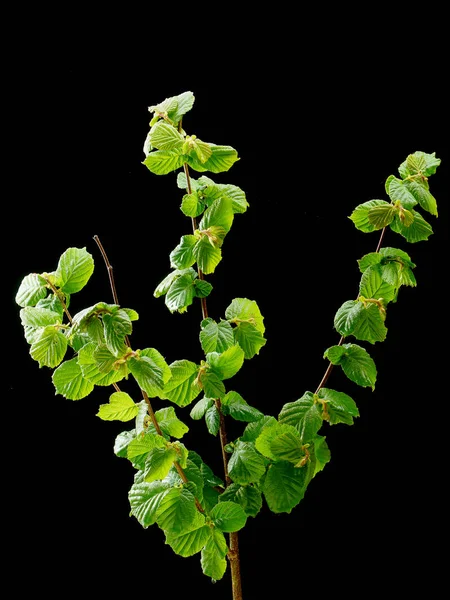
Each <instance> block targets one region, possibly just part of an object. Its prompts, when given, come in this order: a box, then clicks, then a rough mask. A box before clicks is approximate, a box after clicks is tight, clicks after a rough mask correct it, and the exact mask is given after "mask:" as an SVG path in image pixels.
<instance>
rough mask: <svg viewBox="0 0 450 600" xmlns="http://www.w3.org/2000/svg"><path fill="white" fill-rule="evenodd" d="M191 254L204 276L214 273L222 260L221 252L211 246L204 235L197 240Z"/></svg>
mask: <svg viewBox="0 0 450 600" xmlns="http://www.w3.org/2000/svg"><path fill="white" fill-rule="evenodd" d="M193 252H194V256H195V260H196V261H197V264H198V266H199V268H200V269H201V270H202V271H203V273H204V274H205V275H210V274H211V273H214V271H215V269H216V267H217V265H218V264H219V263H220V261H221V260H222V251H221V250H220V248H216V247H215V246H212V245H211V244H210V242H209V239H208V237H207V236H206V235H205V236H203V237H202V238H201V239H199V240H198V242H197V243H196V244H195V246H194V250H193Z"/></svg>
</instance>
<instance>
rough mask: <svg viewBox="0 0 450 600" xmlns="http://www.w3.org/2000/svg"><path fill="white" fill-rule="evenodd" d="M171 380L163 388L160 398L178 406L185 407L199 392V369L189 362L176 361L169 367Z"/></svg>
mask: <svg viewBox="0 0 450 600" xmlns="http://www.w3.org/2000/svg"><path fill="white" fill-rule="evenodd" d="M169 368H170V371H171V373H172V377H171V379H170V380H169V381H168V382H167V383H166V385H165V386H164V392H163V394H162V395H160V396H159V397H160V398H166V399H167V400H170V401H171V402H173V403H174V404H177V405H178V406H187V405H188V404H190V403H191V402H192V401H193V400H195V398H196V397H197V396H198V395H199V393H200V392H201V387H200V385H199V383H198V381H197V375H198V371H199V367H198V366H197V365H196V364H195V363H193V362H191V361H189V360H184V359H183V360H176V361H175V362H173V363H172V364H171V365H169Z"/></svg>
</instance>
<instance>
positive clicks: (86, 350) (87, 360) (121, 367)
mask: <svg viewBox="0 0 450 600" xmlns="http://www.w3.org/2000/svg"><path fill="white" fill-rule="evenodd" d="M78 364H79V365H80V368H81V372H82V374H83V377H85V378H86V379H89V380H90V381H92V383H93V384H95V385H101V386H107V385H112V384H113V383H116V382H117V381H120V380H122V379H124V378H125V377H127V376H128V366H127V363H126V362H125V363H122V364H117V361H116V357H115V356H114V355H113V354H111V352H110V351H109V350H108V349H107V348H106V346H105V345H102V346H98V345H97V344H96V343H95V342H90V343H88V344H85V345H84V346H83V347H82V348H81V349H80V350H79V352H78Z"/></svg>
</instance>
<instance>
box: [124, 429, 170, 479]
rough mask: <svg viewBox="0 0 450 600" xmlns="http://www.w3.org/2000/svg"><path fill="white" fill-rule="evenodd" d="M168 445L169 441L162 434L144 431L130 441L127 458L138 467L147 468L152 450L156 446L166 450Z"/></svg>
mask: <svg viewBox="0 0 450 600" xmlns="http://www.w3.org/2000/svg"><path fill="white" fill-rule="evenodd" d="M166 446H167V443H166V441H165V439H164V438H163V437H162V436H161V435H158V434H157V433H152V432H150V431H149V432H146V433H142V434H140V435H138V436H136V437H135V438H134V439H133V440H131V441H130V442H129V443H128V446H127V458H128V459H129V460H130V461H131V463H132V464H133V466H134V467H135V468H136V469H145V463H146V460H147V458H148V456H149V454H150V452H152V451H153V450H154V449H155V448H162V449H163V450H165V449H166ZM161 479H162V478H161Z"/></svg>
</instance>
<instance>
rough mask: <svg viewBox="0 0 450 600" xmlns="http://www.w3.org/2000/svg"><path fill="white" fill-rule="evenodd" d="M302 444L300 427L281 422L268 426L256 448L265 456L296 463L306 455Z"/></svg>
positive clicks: (259, 438) (258, 440) (257, 441)
mask: <svg viewBox="0 0 450 600" xmlns="http://www.w3.org/2000/svg"><path fill="white" fill-rule="evenodd" d="M302 446H303V441H302V438H301V436H300V433H299V431H298V429H297V428H296V427H294V426H293V425H288V424H286V423H281V422H280V423H277V424H276V425H274V426H273V427H266V428H265V429H264V430H263V431H262V432H261V435H260V436H259V437H258V439H257V440H256V442H255V447H256V449H257V450H258V452H260V453H261V454H262V455H263V456H266V457H267V458H269V459H271V460H274V461H279V460H288V461H289V462H293V463H294V464H296V463H298V462H299V461H300V460H301V459H302V458H303V457H304V455H305V453H304V451H303V450H302Z"/></svg>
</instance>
